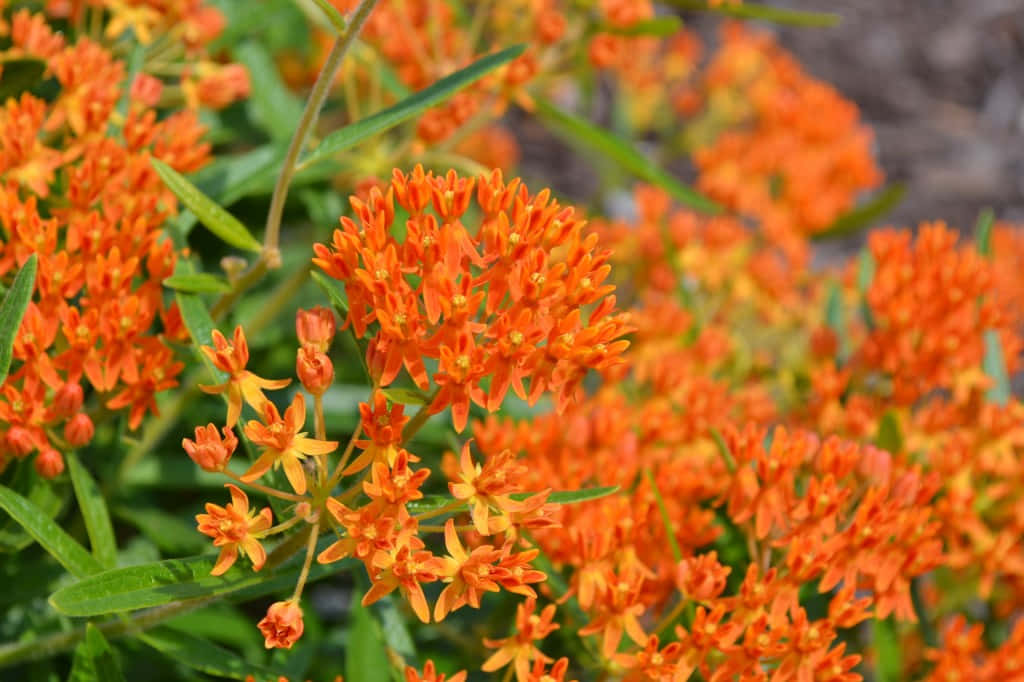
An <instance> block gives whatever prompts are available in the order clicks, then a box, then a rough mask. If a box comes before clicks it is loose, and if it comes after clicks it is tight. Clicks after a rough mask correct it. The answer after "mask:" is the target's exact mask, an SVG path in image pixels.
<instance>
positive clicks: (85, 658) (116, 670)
mask: <svg viewBox="0 0 1024 682" xmlns="http://www.w3.org/2000/svg"><path fill="white" fill-rule="evenodd" d="M123 681H124V673H122V672H121V666H120V664H119V663H118V661H117V655H116V654H115V652H114V649H113V647H111V646H110V643H109V642H108V641H107V639H106V638H105V637H104V636H103V633H102V632H100V630H99V628H97V627H96V626H95V625H93V624H92V623H89V624H88V625H87V626H86V628H85V639H84V640H83V641H82V642H81V643H80V644H79V645H78V647H77V648H76V649H75V656H74V659H73V661H72V664H71V673H70V674H69V675H68V682H123Z"/></svg>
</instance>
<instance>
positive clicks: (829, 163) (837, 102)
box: [694, 24, 881, 238]
mask: <svg viewBox="0 0 1024 682" xmlns="http://www.w3.org/2000/svg"><path fill="white" fill-rule="evenodd" d="M722 39H723V45H722V47H721V48H720V49H719V51H718V52H717V53H716V54H715V56H714V57H713V58H712V61H711V63H710V64H709V65H708V67H707V69H706V72H705V73H704V75H703V83H702V85H701V89H702V90H703V91H704V93H705V94H703V96H702V97H703V99H704V100H705V101H707V102H708V104H709V106H712V107H714V106H720V107H721V109H722V111H721V112H720V113H719V112H713V113H715V115H723V114H724V116H725V117H726V121H727V126H728V127H727V128H726V131H725V132H723V133H722V134H720V135H718V136H716V137H715V139H714V141H713V142H712V143H711V144H710V145H709V146H706V147H704V148H701V149H698V150H697V152H696V154H695V156H694V160H695V162H696V164H697V167H698V170H699V180H698V187H699V188H700V189H701V190H702V191H703V192H705V193H706V194H707V195H708V196H710V197H712V198H714V199H716V200H718V201H720V202H721V203H723V204H725V205H726V206H728V207H729V208H731V209H733V210H735V211H737V212H738V213H740V214H743V215H749V216H754V217H756V218H757V219H758V220H759V221H760V222H761V224H762V229H764V230H765V231H766V232H768V233H769V234H773V235H779V238H782V237H783V236H786V235H789V234H791V233H793V232H797V233H803V234H812V233H815V232H820V231H822V230H824V229H826V228H827V227H829V225H831V224H832V222H833V221H834V220H835V219H836V218H838V217H839V216H840V215H842V214H843V213H845V212H846V211H848V210H849V209H850V208H852V207H853V205H854V203H855V201H856V199H857V195H858V193H859V192H861V191H863V190H866V189H870V188H872V187H875V186H876V185H878V184H879V182H880V181H881V173H880V171H879V169H878V167H877V166H876V164H875V161H874V159H873V156H872V154H871V144H872V138H871V132H870V130H869V129H867V128H866V127H864V126H863V125H861V123H860V121H859V117H858V113H857V108H856V106H855V105H854V104H853V103H851V102H849V101H847V100H845V99H843V98H842V96H841V95H839V94H838V93H837V92H836V91H835V90H834V89H833V88H832V87H831V86H829V85H827V84H825V83H822V82H820V81H817V80H815V79H813V78H811V77H810V76H808V75H807V74H806V73H805V72H804V71H803V69H802V68H801V67H800V65H799V64H798V63H797V62H796V61H795V60H794V59H793V58H792V57H791V56H789V54H787V53H786V52H785V51H784V50H782V49H781V48H780V47H779V46H778V45H777V44H776V43H775V41H774V40H773V39H772V38H771V37H769V36H768V35H766V34H758V33H754V32H751V31H749V30H747V29H746V28H744V27H742V26H741V25H739V24H731V25H728V26H727V27H726V29H725V30H724V31H723V34H722ZM718 103H722V104H721V105H718Z"/></svg>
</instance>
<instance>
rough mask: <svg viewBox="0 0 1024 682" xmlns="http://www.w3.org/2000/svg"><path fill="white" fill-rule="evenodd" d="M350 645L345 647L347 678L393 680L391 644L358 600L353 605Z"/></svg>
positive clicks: (362, 681)
mask: <svg viewBox="0 0 1024 682" xmlns="http://www.w3.org/2000/svg"><path fill="white" fill-rule="evenodd" d="M349 616H350V621H349V626H348V645H347V646H346V647H345V679H346V680H359V682H388V680H390V679H391V673H390V669H389V666H388V665H386V661H387V660H388V651H387V647H385V646H384V638H383V637H381V633H380V628H379V626H378V625H377V623H376V621H375V620H374V619H373V616H371V615H370V612H369V611H367V609H366V607H364V606H363V605H362V604H360V603H359V600H358V599H353V600H352V606H351V607H350V608H349Z"/></svg>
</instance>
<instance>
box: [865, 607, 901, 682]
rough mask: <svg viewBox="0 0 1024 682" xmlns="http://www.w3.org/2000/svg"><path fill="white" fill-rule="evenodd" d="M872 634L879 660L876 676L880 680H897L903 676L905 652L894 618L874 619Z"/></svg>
mask: <svg viewBox="0 0 1024 682" xmlns="http://www.w3.org/2000/svg"><path fill="white" fill-rule="evenodd" d="M872 624H873V627H872V635H873V639H874V645H875V650H876V651H877V652H878V659H877V660H878V662H877V665H876V667H875V678H876V679H877V680H879V682H896V680H902V679H904V678H903V653H902V651H901V650H900V641H899V635H898V634H897V633H896V625H895V623H894V622H893V619H892V618H886V619H885V620H878V619H875V620H873V621H872Z"/></svg>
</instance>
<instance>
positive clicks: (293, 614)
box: [257, 600, 304, 649]
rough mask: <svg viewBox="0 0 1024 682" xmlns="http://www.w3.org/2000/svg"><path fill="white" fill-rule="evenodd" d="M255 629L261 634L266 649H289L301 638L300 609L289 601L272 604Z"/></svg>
mask: <svg viewBox="0 0 1024 682" xmlns="http://www.w3.org/2000/svg"><path fill="white" fill-rule="evenodd" d="M257 627H259V629H260V632H262V633H263V638H264V640H265V641H264V646H265V647H266V648H268V649H291V648H292V645H293V644H295V642H297V641H298V640H299V637H302V631H303V627H304V626H303V623H302V609H301V608H299V605H298V604H296V603H295V602H294V601H291V600H289V601H278V602H274V603H273V604H271V605H270V608H268V609H267V615H266V616H264V617H263V620H261V621H260V622H259V624H258V625H257Z"/></svg>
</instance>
